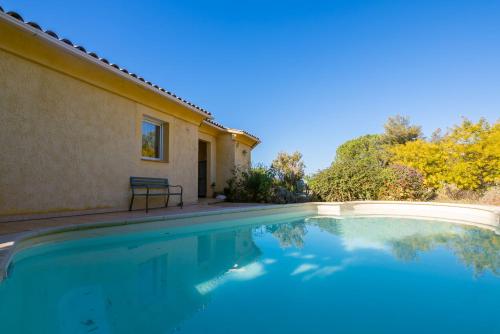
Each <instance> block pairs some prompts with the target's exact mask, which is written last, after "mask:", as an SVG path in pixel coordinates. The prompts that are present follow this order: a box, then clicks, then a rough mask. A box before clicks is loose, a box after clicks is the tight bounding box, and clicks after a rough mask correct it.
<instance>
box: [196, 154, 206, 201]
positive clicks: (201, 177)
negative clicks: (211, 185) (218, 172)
mask: <svg viewBox="0 0 500 334" xmlns="http://www.w3.org/2000/svg"><path fill="white" fill-rule="evenodd" d="M198 197H207V161H206V160H203V161H198Z"/></svg>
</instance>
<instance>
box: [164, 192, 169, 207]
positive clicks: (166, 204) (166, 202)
mask: <svg viewBox="0 0 500 334" xmlns="http://www.w3.org/2000/svg"><path fill="white" fill-rule="evenodd" d="M169 200H170V195H167V200H166V201H165V207H166V208H167V207H168V201H169Z"/></svg>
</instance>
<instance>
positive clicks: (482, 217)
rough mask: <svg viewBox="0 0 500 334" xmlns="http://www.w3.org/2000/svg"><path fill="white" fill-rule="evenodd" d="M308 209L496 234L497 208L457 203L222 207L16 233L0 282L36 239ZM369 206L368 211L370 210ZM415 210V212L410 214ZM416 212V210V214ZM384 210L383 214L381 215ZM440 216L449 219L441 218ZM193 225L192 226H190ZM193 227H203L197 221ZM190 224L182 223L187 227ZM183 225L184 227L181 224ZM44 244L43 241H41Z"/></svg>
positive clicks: (5, 250) (3, 246)
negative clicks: (472, 228) (430, 221)
mask: <svg viewBox="0 0 500 334" xmlns="http://www.w3.org/2000/svg"><path fill="white" fill-rule="evenodd" d="M307 207H309V208H311V209H312V210H316V211H317V212H318V215H331V216H349V215H354V216H397V217H407V218H424V219H425V218H427V219H438V220H446V221H450V222H453V223H458V224H465V225H474V226H477V227H480V228H486V229H490V230H493V231H495V233H497V234H499V235H500V206H487V205H473V204H457V203H434V202H407V201H352V202H307V203H297V204H273V205H257V206H250V207H237V208H223V209H220V210H210V211H197V212H189V213H176V214H167V215H157V216H152V217H139V218H130V219H117V220H110V221H94V222H90V223H83V224H73V225H68V226H57V227H46V228H40V229H36V230H32V231H26V232H19V233H14V234H12V235H9V240H7V241H4V242H1V241H0V282H1V281H2V280H4V279H5V278H7V277H8V272H9V266H10V264H11V261H12V259H13V258H14V256H15V254H16V253H18V252H20V251H22V250H23V249H25V248H28V247H32V246H34V245H36V244H37V239H38V240H41V239H42V237H49V239H50V237H51V236H54V239H56V236H58V235H61V234H63V233H67V232H78V231H88V230H94V229H101V228H110V227H118V226H129V225H137V224H143V223H153V222H160V221H164V222H170V221H173V220H181V219H188V218H199V217H212V216H217V215H220V216H223V217H224V216H225V217H226V218H227V216H229V215H231V214H232V215H235V214H243V213H251V212H270V211H283V210H284V209H292V208H293V209H304V208H307ZM370 207H371V210H372V211H370ZM429 208H430V209H432V208H440V209H441V210H451V212H446V211H444V212H441V215H435V216H433V215H432V214H430V213H429V212H427V213H426V211H425V210H427V211H428V210H429ZM394 209H406V211H405V210H403V212H402V213H400V214H394V213H393V211H392V210H394ZM412 209H416V210H417V212H414V211H412ZM419 209H420V211H419ZM384 210H386V211H385V213H384ZM460 211H462V214H464V213H467V214H468V216H469V217H468V219H457V218H456V217H454V216H456V215H457V214H459V213H460ZM443 213H445V214H446V215H450V216H451V217H448V218H447V217H446V215H445V216H443ZM193 224H195V223H193ZM197 224H203V222H201V223H200V222H198V223H197ZM189 225H192V224H189V223H188V224H185V226H189ZM183 226H184V225H183ZM45 242H46V241H45Z"/></svg>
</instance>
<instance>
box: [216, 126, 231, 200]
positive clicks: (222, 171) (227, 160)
mask: <svg viewBox="0 0 500 334" xmlns="http://www.w3.org/2000/svg"><path fill="white" fill-rule="evenodd" d="M234 152H235V142H234V140H233V137H232V135H231V134H230V133H225V134H221V135H219V136H218V137H217V163H216V165H217V167H216V168H217V181H216V187H215V189H216V191H218V192H222V191H223V190H224V187H226V182H227V180H228V179H229V178H230V177H231V176H232V172H233V169H234V166H235V154H234Z"/></svg>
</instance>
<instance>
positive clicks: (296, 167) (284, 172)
mask: <svg viewBox="0 0 500 334" xmlns="http://www.w3.org/2000/svg"><path fill="white" fill-rule="evenodd" d="M271 168H272V169H273V170H274V171H275V174H276V176H277V178H278V180H279V181H280V183H281V184H282V185H283V186H284V187H285V188H286V189H287V190H289V191H296V190H297V185H298V182H299V181H301V180H302V179H303V178H304V175H305V172H304V169H305V164H304V162H303V161H302V153H300V152H294V153H292V154H288V153H286V152H280V153H278V156H277V157H276V159H274V160H273V162H272V164H271Z"/></svg>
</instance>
